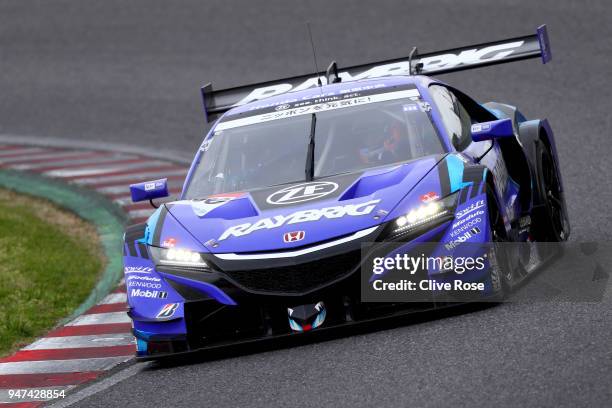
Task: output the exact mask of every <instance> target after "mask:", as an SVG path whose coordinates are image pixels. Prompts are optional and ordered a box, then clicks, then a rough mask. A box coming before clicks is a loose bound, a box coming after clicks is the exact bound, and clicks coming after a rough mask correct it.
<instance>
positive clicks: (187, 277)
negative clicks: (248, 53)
mask: <svg viewBox="0 0 612 408" xmlns="http://www.w3.org/2000/svg"><path fill="white" fill-rule="evenodd" d="M533 57H541V58H542V61H543V62H544V63H546V62H548V61H549V60H550V58H551V54H550V46H549V43H548V36H547V33H546V27H545V26H542V27H540V28H538V31H537V33H536V34H534V35H529V36H524V37H518V38H512V39H508V40H503V41H497V42H492V43H487V44H479V45H474V46H470V47H464V48H458V49H453V50H447V51H441V52H434V53H430V54H422V55H419V54H417V52H416V49H413V52H411V54H410V56H409V57H408V58H406V59H398V60H390V61H383V62H379V63H375V64H367V65H361V66H358V67H353V68H348V69H346V70H344V71H342V72H339V71H338V68H337V65H336V64H335V63H332V64H331V65H330V66H329V68H328V69H327V71H326V72H324V73H317V75H314V76H313V77H309V76H302V77H293V78H289V79H283V80H278V81H271V82H267V83H262V84H257V85H252V86H247V87H238V88H231V89H226V90H220V91H214V90H213V89H212V87H211V86H210V85H206V86H205V87H203V88H202V94H203V99H204V107H205V113H206V115H207V118H208V119H209V120H211V119H213V118H215V117H217V116H219V115H220V118H218V119H217V120H216V122H215V123H214V124H213V125H212V128H211V130H210V131H209V132H208V134H207V135H206V137H205V138H204V140H203V142H202V144H201V147H200V148H199V150H198V152H197V153H196V155H195V158H194V160H193V163H192V165H191V168H190V171H189V173H188V175H187V178H186V180H185V183H184V187H183V191H182V194H181V197H180V198H179V199H178V200H176V201H166V202H164V203H162V204H161V205H160V206H159V208H157V210H156V211H155V212H154V214H153V215H152V216H151V217H150V218H149V219H148V220H147V222H146V223H143V224H137V225H132V226H130V227H128V228H127V231H126V233H125V245H124V265H125V282H126V286H127V296H128V304H129V315H130V317H131V319H132V320H133V332H134V335H135V337H136V339H137V356H139V357H140V358H145V359H146V358H159V357H163V356H166V355H174V354H177V353H183V352H189V351H193V350H198V349H206V348H214V347H218V346H224V345H228V344H235V343H242V342H251V341H256V340H261V339H275V338H281V337H285V336H288V335H300V334H299V333H304V332H310V331H320V330H322V329H326V328H335V327H342V326H350V325H354V324H358V323H360V322H365V321H371V320H373V319H379V318H385V317H388V316H395V315H398V314H405V313H409V312H411V311H414V310H415V308H414V307H412V306H411V307H406V303H403V304H402V303H389V304H384V305H381V304H380V303H376V302H374V303H370V302H367V301H363V299H362V298H361V296H360V287H361V286H360V285H362V284H363V279H362V274H361V273H360V269H361V266H362V264H363V262H364V259H365V258H364V256H362V252H361V251H362V248H363V247H362V244H363V243H376V242H378V243H383V244H387V243H397V245H396V246H395V247H394V251H395V252H398V251H399V252H401V251H402V248H404V246H403V245H414V244H415V243H420V242H428V243H432V242H433V243H434V244H435V245H436V246H438V247H439V248H440V250H441V251H447V252H448V251H453V250H456V249H458V248H461V247H462V246H464V245H467V244H471V243H472V244H479V243H488V242H512V243H529V242H550V241H553V242H555V241H564V240H566V239H567V238H568V236H569V222H568V218H567V211H566V206H565V201H564V196H563V184H562V181H561V175H560V173H559V167H558V159H557V153H556V148H555V140H554V136H553V132H552V130H551V128H550V126H549V124H548V122H547V120H545V119H533V120H527V119H526V118H525V117H524V116H523V114H521V112H520V111H519V110H518V109H517V108H516V107H514V106H510V105H507V104H502V103H497V102H490V103H485V104H480V103H478V102H476V101H475V100H473V99H472V98H470V97H469V96H468V95H466V94H465V93H463V92H461V91H459V90H458V89H456V88H454V87H452V86H449V85H447V84H445V83H443V82H440V81H439V80H437V79H434V78H432V77H431V75H434V74H442V73H445V72H451V71H457V70H462V69H469V68H475V67H481V66H486V65H492V64H498V63H504V62H509V61H516V60H522V59H527V58H533ZM131 191H132V198H133V201H142V200H151V203H152V204H154V202H153V201H152V200H153V199H159V198H162V197H165V196H167V195H168V187H167V183H166V180H165V179H162V180H154V181H150V182H146V183H140V184H135V185H132V186H131ZM519 258H520V257H519ZM517 270H518V269H516V268H508V267H504V266H503V265H501V263H499V262H498V263H496V264H494V263H492V262H491V263H488V264H487V268H486V270H485V272H484V273H480V275H479V276H469V274H465V275H464V276H463V278H464V279H465V280H466V281H467V282H470V281H474V282H475V281H478V282H480V283H482V285H483V287H484V290H483V291H482V293H481V295H482V297H483V298H493V299H500V298H501V296H503V295H504V294H505V293H507V292H508V290H511V289H512V287H513V286H514V285H516V283H517V282H519V281H520V280H521V279H522V278H523V277H524V276H525V273H517V272H516V271H517ZM525 270H526V269H525V268H524V269H523V271H525ZM435 272H436V271H433V270H431V271H425V273H429V274H434V273H435ZM366 281H367V279H366ZM419 305H420V306H422V305H421V304H419ZM438 305H439V304H438V303H436V302H431V303H429V304H428V305H426V306H425V307H426V308H430V309H431V308H436V307H437V306H438Z"/></svg>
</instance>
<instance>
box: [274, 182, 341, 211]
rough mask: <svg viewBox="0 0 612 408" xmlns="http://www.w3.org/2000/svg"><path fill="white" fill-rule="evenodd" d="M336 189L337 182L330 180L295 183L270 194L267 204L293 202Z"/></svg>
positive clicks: (329, 192)
mask: <svg viewBox="0 0 612 408" xmlns="http://www.w3.org/2000/svg"><path fill="white" fill-rule="evenodd" d="M337 189H338V184H336V183H334V182H332V181H317V182H314V183H304V184H296V185H293V186H291V187H286V188H283V189H282V190H278V191H277V192H275V193H272V194H270V196H268V198H267V199H266V201H267V202H268V204H274V205H282V204H295V203H302V202H304V201H310V200H316V199H317V198H321V197H325V196H326V195H328V194H331V193H333V192H334V191H336V190H337Z"/></svg>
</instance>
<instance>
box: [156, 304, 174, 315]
mask: <svg viewBox="0 0 612 408" xmlns="http://www.w3.org/2000/svg"><path fill="white" fill-rule="evenodd" d="M178 307H179V304H178V303H168V304H167V305H164V307H162V308H161V310H160V311H159V313H158V314H157V316H156V317H157V318H158V319H168V318H169V317H172V316H174V312H176V309H178Z"/></svg>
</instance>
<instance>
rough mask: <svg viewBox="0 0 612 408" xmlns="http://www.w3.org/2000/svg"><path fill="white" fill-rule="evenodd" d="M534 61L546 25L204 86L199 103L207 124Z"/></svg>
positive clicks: (546, 54)
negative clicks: (343, 85)
mask: <svg viewBox="0 0 612 408" xmlns="http://www.w3.org/2000/svg"><path fill="white" fill-rule="evenodd" d="M537 57H541V58H542V63H544V64H546V63H547V62H548V61H550V60H551V58H552V55H551V50H550V43H549V41H548V33H547V31H546V25H542V26H540V27H538V29H537V32H536V33H535V34H532V35H526V36H523V37H516V38H509V39H507V40H501V41H494V42H489V43H483V44H476V45H469V46H466V47H459V48H453V49H450V50H444V51H435V52H430V53H427V54H417V52H416V48H413V50H412V52H411V53H410V55H409V56H408V57H407V58H396V59H390V60H386V61H379V62H374V63H369V64H362V65H356V66H354V67H349V68H345V69H344V70H343V71H340V72H338V68H337V65H336V63H335V62H333V63H332V64H331V65H330V66H329V68H328V69H327V71H326V72H319V73H318V74H317V75H318V76H315V74H309V75H300V76H294V77H291V78H285V79H279V80H274V81H267V82H261V83H258V84H253V85H247V86H239V87H234V88H227V89H221V90H218V91H216V90H213V88H212V85H211V84H210V83H208V84H206V85H205V86H203V87H202V100H203V102H204V113H205V114H206V120H207V121H209V122H210V121H212V120H213V119H215V118H216V117H217V116H219V115H221V114H223V113H224V112H226V111H227V110H229V109H231V108H233V107H236V106H240V105H244V104H246V103H250V102H254V101H258V100H262V99H265V98H269V97H271V96H276V95H282V94H285V93H288V92H294V91H300V90H304V89H308V88H312V87H316V86H319V85H320V84H327V83H332V82H340V81H343V82H348V81H356V80H359V79H367V78H379V77H385V76H393V75H415V74H419V75H421V74H422V75H438V74H445V73H447V72H454V71H462V70H464V69H472V68H480V67H484V66H488V65H496V64H503V63H506V62H512V61H519V60H524V59H529V58H537Z"/></svg>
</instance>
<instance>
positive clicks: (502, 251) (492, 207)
mask: <svg viewBox="0 0 612 408" xmlns="http://www.w3.org/2000/svg"><path fill="white" fill-rule="evenodd" d="M487 206H488V213H489V226H490V229H491V248H490V250H489V254H488V256H489V264H490V274H491V284H492V286H493V290H494V292H495V295H494V298H495V299H496V300H499V301H501V300H503V299H504V298H505V297H506V296H507V295H508V294H509V293H510V291H511V290H512V286H513V284H514V276H513V274H512V269H511V267H510V264H509V262H508V260H509V257H508V256H509V254H508V249H509V247H510V246H509V245H506V243H507V242H508V236H507V234H506V228H505V226H504V220H503V218H502V215H501V212H500V211H499V206H498V203H497V199H496V198H495V194H494V193H493V189H492V187H490V186H489V185H487Z"/></svg>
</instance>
